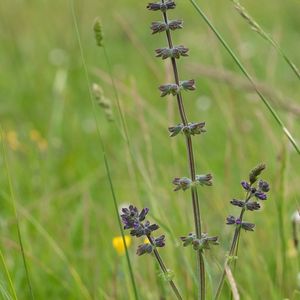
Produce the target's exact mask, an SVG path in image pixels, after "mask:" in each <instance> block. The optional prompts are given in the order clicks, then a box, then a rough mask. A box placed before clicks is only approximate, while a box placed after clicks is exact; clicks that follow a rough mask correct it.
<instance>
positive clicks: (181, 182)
mask: <svg viewBox="0 0 300 300" xmlns="http://www.w3.org/2000/svg"><path fill="white" fill-rule="evenodd" d="M173 184H174V185H176V187H175V189H174V191H175V192H176V191H179V190H183V191H185V190H187V189H188V188H190V187H191V184H192V180H191V179H190V178H187V177H182V178H179V177H176V178H174V180H173Z"/></svg>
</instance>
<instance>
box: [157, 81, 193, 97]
mask: <svg viewBox="0 0 300 300" xmlns="http://www.w3.org/2000/svg"><path fill="white" fill-rule="evenodd" d="M195 89H196V86H195V80H194V79H190V80H184V81H180V83H179V85H177V84H176V83H166V84H163V85H161V86H159V90H160V91H161V95H160V96H161V97H165V96H167V95H173V96H176V95H178V94H179V93H180V91H181V90H185V91H193V90H195Z"/></svg>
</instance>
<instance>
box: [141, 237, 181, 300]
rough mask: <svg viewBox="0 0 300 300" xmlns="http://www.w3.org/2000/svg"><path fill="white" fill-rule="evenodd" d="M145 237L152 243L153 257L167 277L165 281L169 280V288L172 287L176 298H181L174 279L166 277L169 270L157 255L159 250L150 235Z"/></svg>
mask: <svg viewBox="0 0 300 300" xmlns="http://www.w3.org/2000/svg"><path fill="white" fill-rule="evenodd" d="M147 238H148V240H149V242H150V243H151V245H152V246H153V248H154V250H153V253H154V256H155V258H156V260H157V262H158V264H159V266H160V268H161V270H162V272H163V273H164V275H165V276H166V279H167V281H168V282H169V284H170V286H171V288H172V290H173V292H174V294H175V296H176V298H177V299H179V300H182V297H181V295H180V293H179V291H178V289H177V287H176V285H175V283H174V281H173V280H172V279H169V278H168V276H169V274H168V273H169V272H168V269H167V268H166V266H165V264H164V262H163V260H162V258H161V256H160V255H159V252H158V251H157V249H156V247H155V245H154V243H153V241H152V238H151V236H150V235H147Z"/></svg>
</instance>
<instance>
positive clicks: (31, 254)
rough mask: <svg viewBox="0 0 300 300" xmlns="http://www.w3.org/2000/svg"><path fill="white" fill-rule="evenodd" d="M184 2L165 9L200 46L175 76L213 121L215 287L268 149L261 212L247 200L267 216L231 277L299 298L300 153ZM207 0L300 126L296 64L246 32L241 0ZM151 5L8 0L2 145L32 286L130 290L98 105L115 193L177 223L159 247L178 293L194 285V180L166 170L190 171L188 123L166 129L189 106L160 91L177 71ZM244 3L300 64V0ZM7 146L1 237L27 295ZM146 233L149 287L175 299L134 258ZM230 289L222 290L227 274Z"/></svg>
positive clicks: (124, 293) (265, 295) (201, 116)
mask: <svg viewBox="0 0 300 300" xmlns="http://www.w3.org/2000/svg"><path fill="white" fill-rule="evenodd" d="M177 3H178V7H177V9H176V10H174V11H172V12H171V13H170V17H172V18H182V19H183V20H184V21H185V28H184V30H182V31H177V32H176V33H174V39H175V44H183V45H185V46H187V47H189V48H190V57H189V58H185V59H181V60H180V61H179V68H180V75H181V78H182V79H190V78H194V79H195V80H196V85H197V90H196V91H195V92H193V93H192V92H191V93H186V94H184V101H185V105H186V110H187V114H188V118H189V120H191V121H195V122H196V121H206V123H207V133H206V134H204V135H201V136H197V137H195V138H194V145H195V146H194V148H195V158H196V166H197V172H198V173H199V174H201V173H207V172H211V173H212V174H213V175H214V186H213V187H211V188H209V187H204V188H200V189H199V193H200V200H201V210H202V215H203V227H204V229H205V231H208V232H209V233H210V234H211V235H219V236H220V241H221V245H220V246H219V247H216V248H214V249H213V250H212V251H211V252H209V253H208V254H207V264H208V265H209V268H208V270H209V272H210V276H211V283H210V287H209V289H215V287H216V284H217V282H218V279H219V274H220V272H219V266H222V264H223V262H224V259H225V255H226V252H227V251H228V246H229V243H230V241H231V236H232V229H231V228H227V227H226V226H225V225H224V223H225V218H226V216H227V214H229V213H231V214H234V213H236V208H234V207H232V206H230V204H229V201H230V200H231V198H232V197H236V198H239V197H242V190H241V188H240V186H239V183H240V181H241V180H242V179H245V178H246V176H247V174H248V170H249V169H251V168H252V167H253V166H255V165H256V164H257V163H258V162H261V161H263V162H265V163H266V164H267V171H266V173H265V179H267V180H268V181H269V182H270V184H271V192H270V196H269V200H268V201H266V202H265V203H264V209H263V210H262V211H261V212H260V213H257V214H251V213H248V214H247V220H249V221H252V222H255V223H256V224H257V228H256V231H255V232H254V233H243V234H242V239H241V245H240V255H239V259H238V264H237V270H236V272H235V278H236V281H237V284H238V288H239V291H240V294H241V298H242V299H246V300H247V299H283V298H289V299H298V298H297V297H299V283H297V274H298V272H299V268H298V260H297V253H296V251H295V249H294V248H293V244H292V234H291V233H292V227H291V215H292V214H293V213H294V211H296V210H297V208H299V205H298V201H299V192H300V186H299V184H298V182H299V174H298V170H299V166H300V164H299V161H300V157H299V156H298V155H297V154H296V153H295V151H294V150H293V149H292V148H291V147H290V145H289V144H288V141H287V139H286V138H285V137H284V136H283V134H282V133H281V131H280V129H279V128H278V127H277V125H276V124H275V122H274V120H273V119H272V118H271V117H270V115H269V113H268V112H267V110H266V109H265V107H264V106H263V105H262V103H261V102H260V101H259V99H258V98H257V96H256V94H255V93H254V92H253V90H252V89H251V88H250V87H249V86H248V85H247V82H246V81H245V79H244V78H243V76H242V75H241V74H240V73H239V70H238V69H237V67H236V66H235V65H234V63H233V61H232V60H231V58H230V57H229V56H228V55H227V53H226V52H225V51H224V50H223V49H222V47H221V46H220V45H219V44H218V42H217V40H216V38H215V37H214V35H213V34H212V33H211V32H210V30H209V29H208V28H207V27H206V25H205V24H204V23H203V22H202V21H201V19H200V18H199V16H198V15H197V14H196V12H195V11H194V10H193V8H192V6H191V5H190V4H189V1H182V0H181V1H177ZM199 3H200V4H201V5H202V7H203V9H204V10H205V11H206V13H207V14H208V15H209V16H210V18H211V19H212V20H213V22H214V24H215V26H216V27H217V28H218V29H219V30H220V31H221V33H222V34H223V35H224V37H225V38H226V40H227V41H228V43H229V44H230V45H231V46H232V47H233V49H235V50H236V52H237V53H238V54H239V57H240V58H241V60H242V61H243V63H244V64H245V65H246V66H247V68H248V69H249V70H250V72H251V74H252V75H253V76H254V77H255V78H256V79H257V82H258V83H259V84H261V85H262V87H263V88H264V91H265V93H266V96H267V97H268V98H269V100H270V101H271V102H272V104H273V105H274V106H275V108H276V110H277V112H278V113H279V114H280V116H281V117H282V118H283V119H284V120H285V122H286V123H287V124H288V126H289V129H290V130H291V131H292V132H293V134H294V135H295V136H296V138H297V139H298V141H299V139H300V135H299V128H300V126H299V114H300V109H299V108H300V103H299V100H298V95H299V92H300V86H299V82H298V79H297V78H296V77H295V76H294V74H293V73H292V72H291V71H290V69H289V68H288V66H287V65H286V64H285V62H284V61H283V59H282V58H281V57H280V56H278V54H277V53H276V52H275V51H274V50H273V49H272V48H271V46H270V45H268V44H267V43H266V42H265V41H264V40H262V39H261V38H260V37H259V36H258V35H257V34H255V33H254V32H253V31H251V29H250V28H249V26H248V25H247V24H246V23H245V22H244V20H242V19H241V17H240V16H239V15H238V14H237V13H236V11H235V10H234V8H233V5H232V3H231V1H216V0H214V1H201V2H199ZM146 4H147V2H146V1H136V0H135V1H133V0H131V1H129V0H128V1H121V0H116V1H107V0H101V1H79V0H77V1H75V0H74V2H72V1H59V0H57V1H46V0H2V1H1V3H0V66H1V72H0V98H1V103H0V120H1V126H2V130H3V132H4V138H2V144H3V143H4V145H5V148H6V149H7V154H8V158H7V162H8V166H9V173H10V176H11V178H12V182H13V190H14V193H15V198H16V202H17V210H18V213H19V223H20V227H21V234H22V238H23V242H24V249H25V254H26V258H27V261H28V265H29V273H30V277H31V281H32V287H33V293H34V295H35V298H36V299H72V300H73V299H85V298H87V299H131V297H132V292H130V282H129V277H128V270H127V267H126V261H125V258H124V257H123V256H119V255H118V253H117V251H115V249H114V248H113V245H112V240H113V238H114V237H115V236H118V235H120V233H119V230H118V226H117V220H116V216H115V213H114V209H113V202H112V197H111V192H110V189H109V185H108V181H107V177H106V173H105V168H104V163H103V158H102V152H101V148H100V145H99V139H98V134H97V130H96V122H95V118H94V115H95V116H96V119H97V122H98V124H99V128H100V130H101V133H102V135H103V138H104V142H105V147H106V152H107V155H108V159H109V162H110V165H111V171H112V178H113V183H114V186H115V189H116V194H117V199H118V201H119V203H120V204H121V203H133V204H135V205H138V206H139V207H141V206H143V205H144V206H147V207H149V208H150V210H151V211H150V215H153V217H155V219H156V221H157V222H158V223H159V224H160V225H161V226H162V228H163V229H162V230H161V231H162V232H163V231H164V230H166V231H167V247H166V248H165V249H163V250H162V251H161V254H162V256H163V257H164V259H165V260H166V264H167V266H168V267H169V268H170V269H172V270H173V271H174V274H175V281H176V282H177V283H178V285H179V287H180V289H181V290H182V292H183V295H184V298H185V299H193V295H194V293H195V283H194V281H193V273H194V267H193V266H194V264H195V261H194V255H193V253H192V251H191V249H183V248H182V247H180V246H179V241H178V237H179V236H182V235H185V234H187V233H188V232H191V231H193V219H192V205H191V199H190V194H189V193H188V192H186V193H184V192H178V193H174V192H173V191H172V188H173V187H172V184H171V181H172V179H173V177H176V176H188V168H187V161H186V149H185V144H184V140H183V139H182V138H181V137H180V136H179V137H176V138H172V139H171V138H169V137H168V132H167V127H168V126H169V125H174V124H177V123H178V122H179V116H178V112H177V107H176V102H175V101H174V99H172V98H170V99H165V98H164V99H162V98H160V97H159V91H158V89H157V87H158V86H159V85H160V84H162V83H165V82H170V81H172V75H171V73H170V72H169V70H170V66H169V62H167V61H166V62H163V63H162V62H161V61H159V59H155V58H154V50H155V49H156V48H158V47H163V46H165V45H166V41H165V39H164V35H163V34H161V35H158V36H152V35H151V32H150V29H149V24H150V22H151V21H155V20H159V19H160V15H159V14H156V13H151V12H148V11H147V10H146V9H145V6H146ZM242 4H243V5H244V6H245V7H247V9H248V10H249V12H250V13H251V15H252V16H253V17H255V19H256V20H257V21H258V22H259V23H260V24H261V25H262V26H263V27H264V29H265V30H266V31H267V32H269V33H271V35H272V36H273V38H274V39H275V40H276V41H278V42H279V44H280V45H281V46H282V48H283V49H284V50H285V51H286V53H287V54H288V55H289V57H290V58H292V60H293V61H294V63H295V64H296V65H297V66H299V65H300V56H299V28H300V19H299V3H298V2H297V1H295V0H294V1H284V2H283V1H279V0H275V1H272V2H270V1H267V0H262V1H259V2H258V1H243V2H242ZM72 5H74V8H75V14H76V20H77V25H78V29H79V33H80V41H81V47H82V49H83V57H84V60H85V62H86V67H87V69H88V74H89V78H90V82H89V83H88V82H87V80H86V76H85V70H84V62H83V59H82V56H81V52H80V45H79V43H78V37H77V35H76V27H75V23H74V18H73V17H74V16H73V15H72ZM97 16H100V18H101V20H102V24H103V26H104V43H105V47H106V49H107V51H108V55H109V58H110V60H111V62H112V71H113V74H114V75H113V76H114V79H115V81H116V84H117V87H118V94H119V97H120V100H121V107H122V111H123V113H124V115H125V119H126V123H127V126H128V132H129V136H130V149H128V145H127V143H126V141H125V140H124V138H123V134H122V129H121V122H120V118H119V114H118V110H117V107H116V102H115V100H116V99H115V95H114V93H113V89H112V86H111V80H110V77H109V74H108V68H107V64H106V61H105V58H104V55H103V51H102V49H100V48H98V47H97V46H96V43H95V39H94V34H93V30H92V28H93V21H94V19H95V18H96V17H97ZM92 83H97V84H98V85H99V86H101V88H102V90H103V93H104V95H105V97H106V98H108V99H110V100H111V103H112V105H113V107H112V114H113V118H114V121H113V122H109V121H108V120H107V119H106V117H105V112H104V111H103V110H102V109H101V107H98V106H96V107H95V108H93V106H92V105H91V100H90V95H89V88H90V87H89V84H92ZM130 152H131V153H133V158H134V159H133V160H132V156H131V155H130ZM2 154H3V153H1V159H0V169H1V170H2V172H1V173H0V178H1V188H0V232H1V234H0V246H1V251H2V252H3V257H4V260H5V262H6V264H7V267H8V270H9V272H10V276H11V279H12V282H13V284H14V287H15V290H16V293H17V295H18V298H19V299H30V296H29V292H28V287H27V283H26V276H25V271H24V267H23V263H22V257H21V252H20V248H19V244H18V239H17V231H16V220H15V217H14V214H13V209H12V202H11V195H10V192H9V185H8V178H7V175H6V173H5V162H4V159H3V155H2ZM280 212H281V219H280V217H279V216H280ZM281 238H283V240H284V243H283V242H282V240H281ZM136 246H137V242H136V241H133V245H131V246H130V248H129V251H130V256H131V258H132V264H133V267H134V270H135V275H136V280H137V284H138V287H139V291H140V294H141V295H143V296H142V299H158V298H159V295H161V294H164V293H166V294H167V299H171V297H172V296H171V294H169V292H168V290H166V291H165V290H164V288H163V285H162V284H161V283H159V278H158V276H157V270H156V267H155V265H154V264H153V261H152V259H151V257H136V256H135V248H136ZM0 265H1V266H0V267H1V272H0V282H1V289H0V295H1V297H2V298H3V299H10V298H7V297H5V291H7V292H8V293H10V289H9V283H8V279H7V277H6V276H5V273H4V268H3V265H2V264H0ZM2 271H3V272H2ZM297 284H298V285H297ZM297 288H298V292H297V291H296V289H297ZM1 291H2V292H1ZM297 293H298V294H297ZM297 295H298V296H297ZM223 297H224V298H222V299H228V288H227V291H226V289H225V290H224V295H223ZM2 298H1V299H2Z"/></svg>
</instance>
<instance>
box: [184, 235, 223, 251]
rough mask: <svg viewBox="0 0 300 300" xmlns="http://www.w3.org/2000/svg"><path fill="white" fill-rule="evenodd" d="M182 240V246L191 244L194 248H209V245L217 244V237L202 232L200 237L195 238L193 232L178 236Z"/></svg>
mask: <svg viewBox="0 0 300 300" xmlns="http://www.w3.org/2000/svg"><path fill="white" fill-rule="evenodd" d="M180 239H181V240H182V242H183V247H186V246H189V245H193V248H194V250H203V249H210V246H211V245H218V244H219V241H218V237H217V236H212V237H209V236H208V234H207V233H202V235H201V238H197V236H196V234H195V233H189V235H188V236H183V237H181V238H180Z"/></svg>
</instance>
